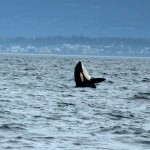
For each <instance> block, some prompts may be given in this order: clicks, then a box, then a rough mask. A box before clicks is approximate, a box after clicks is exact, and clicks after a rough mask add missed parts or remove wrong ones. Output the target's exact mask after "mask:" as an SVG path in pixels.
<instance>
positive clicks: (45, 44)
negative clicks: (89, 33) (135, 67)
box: [0, 36, 150, 57]
mask: <svg viewBox="0 0 150 150" xmlns="http://www.w3.org/2000/svg"><path fill="white" fill-rule="evenodd" d="M0 53H33V54H67V55H99V56H140V57H145V56H146V57H150V39H144V38H98V37H93V38H92V37H84V36H72V37H63V36H55V37H45V38H41V37H37V38H24V37H16V38H0Z"/></svg>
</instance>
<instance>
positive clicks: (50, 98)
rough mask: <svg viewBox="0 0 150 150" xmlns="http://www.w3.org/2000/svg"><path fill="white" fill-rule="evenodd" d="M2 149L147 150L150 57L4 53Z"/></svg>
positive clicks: (1, 73) (149, 140)
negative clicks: (81, 82)
mask: <svg viewBox="0 0 150 150" xmlns="http://www.w3.org/2000/svg"><path fill="white" fill-rule="evenodd" d="M79 60H81V61H82V62H83V64H84V66H85V67H86V69H87V71H88V72H89V74H90V75H91V76H93V77H104V78H106V81H105V82H102V83H100V84H98V85H97V88H96V89H92V88H75V82H74V67H75V65H76V63H77V62H78V61H79ZM0 149H1V150H5V149H10V150H20V149H21V150H26V149H27V150H28V149H33V150H45V149H50V150H60V149H61V150H62V149H64V150H77V149H82V150H149V149H150V58H118V57H86V56H84V57H80V56H76V57H75V56H48V55H45V56H40V55H1V56H0Z"/></svg>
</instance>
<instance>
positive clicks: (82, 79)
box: [80, 72, 84, 82]
mask: <svg viewBox="0 0 150 150" xmlns="http://www.w3.org/2000/svg"><path fill="white" fill-rule="evenodd" d="M80 78H81V81H82V82H83V81H84V78H83V74H82V72H80Z"/></svg>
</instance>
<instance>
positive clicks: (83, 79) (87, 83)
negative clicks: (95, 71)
mask: <svg viewBox="0 0 150 150" xmlns="http://www.w3.org/2000/svg"><path fill="white" fill-rule="evenodd" d="M74 78H75V82H76V87H91V88H96V85H95V84H96V83H100V82H102V81H105V80H106V79H105V78H92V77H90V75H89V74H88V72H87V70H86V69H85V67H84V65H83V64H82V62H81V61H79V62H78V63H77V65H76V66H75V70H74Z"/></svg>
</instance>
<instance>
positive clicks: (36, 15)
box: [0, 0, 150, 37]
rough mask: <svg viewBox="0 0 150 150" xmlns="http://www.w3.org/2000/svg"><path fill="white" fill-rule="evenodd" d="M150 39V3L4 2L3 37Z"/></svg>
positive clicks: (0, 7) (0, 1)
mask: <svg viewBox="0 0 150 150" xmlns="http://www.w3.org/2000/svg"><path fill="white" fill-rule="evenodd" d="M53 35H65V36H70V35H84V36H99V37H103V36H105V37H113V36H115V37H150V0H0V37H15V36H25V37H36V36H42V37H44V36H53Z"/></svg>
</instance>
